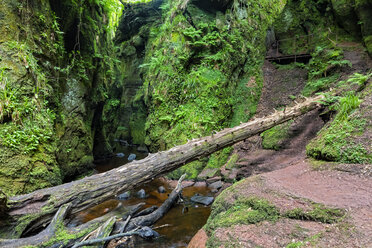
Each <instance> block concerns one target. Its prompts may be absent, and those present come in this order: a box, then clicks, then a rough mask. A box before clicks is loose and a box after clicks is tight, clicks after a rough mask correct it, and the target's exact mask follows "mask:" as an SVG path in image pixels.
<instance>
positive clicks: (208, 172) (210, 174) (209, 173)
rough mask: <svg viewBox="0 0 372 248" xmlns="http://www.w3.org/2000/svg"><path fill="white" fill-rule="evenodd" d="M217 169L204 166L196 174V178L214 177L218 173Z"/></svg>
mask: <svg viewBox="0 0 372 248" xmlns="http://www.w3.org/2000/svg"><path fill="white" fill-rule="evenodd" d="M218 172H219V169H218V168H205V169H204V170H203V171H202V172H200V174H199V175H198V177H197V179H198V180H205V179H207V178H210V177H214V176H215V175H216V174H218Z"/></svg>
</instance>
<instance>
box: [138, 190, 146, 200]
mask: <svg viewBox="0 0 372 248" xmlns="http://www.w3.org/2000/svg"><path fill="white" fill-rule="evenodd" d="M136 195H137V197H138V198H140V199H144V198H146V192H145V190H144V189H140V190H139V191H138V192H137V194H136Z"/></svg>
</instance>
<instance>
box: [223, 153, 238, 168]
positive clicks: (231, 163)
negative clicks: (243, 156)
mask: <svg viewBox="0 0 372 248" xmlns="http://www.w3.org/2000/svg"><path fill="white" fill-rule="evenodd" d="M238 159H239V155H238V154H236V153H234V154H232V155H231V156H230V159H229V161H227V163H226V169H228V170H231V169H232V168H235V166H236V162H237V161H238Z"/></svg>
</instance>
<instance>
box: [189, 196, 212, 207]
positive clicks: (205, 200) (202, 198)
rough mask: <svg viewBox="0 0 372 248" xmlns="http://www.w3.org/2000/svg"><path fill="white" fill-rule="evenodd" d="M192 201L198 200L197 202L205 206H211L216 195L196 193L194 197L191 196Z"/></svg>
mask: <svg viewBox="0 0 372 248" xmlns="http://www.w3.org/2000/svg"><path fill="white" fill-rule="evenodd" d="M191 201H192V202H196V203H201V204H203V205H205V206H209V205H211V204H212V202H213V201H214V197H212V196H202V195H199V194H195V195H194V196H193V197H191Z"/></svg>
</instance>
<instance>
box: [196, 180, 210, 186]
mask: <svg viewBox="0 0 372 248" xmlns="http://www.w3.org/2000/svg"><path fill="white" fill-rule="evenodd" d="M194 187H207V183H206V182H204V181H201V182H196V183H195V185H194Z"/></svg>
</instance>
